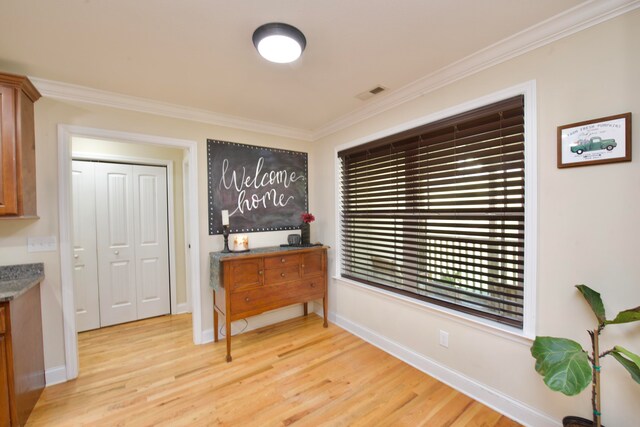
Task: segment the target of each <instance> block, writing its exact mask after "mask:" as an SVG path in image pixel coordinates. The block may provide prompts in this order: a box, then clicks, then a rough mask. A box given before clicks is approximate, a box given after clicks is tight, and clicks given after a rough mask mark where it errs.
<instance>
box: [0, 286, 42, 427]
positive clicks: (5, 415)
mask: <svg viewBox="0 0 640 427" xmlns="http://www.w3.org/2000/svg"><path fill="white" fill-rule="evenodd" d="M44 384H45V382H44V355H43V349H42V316H41V314H40V285H36V286H34V287H32V288H31V289H29V290H28V291H27V292H26V293H24V294H23V295H20V296H19V297H17V298H16V299H13V300H11V301H8V302H0V427H5V426H13V427H15V426H23V425H25V424H26V422H27V418H29V414H31V410H32V409H33V407H34V406H35V404H36V402H37V401H38V398H39V397H40V393H41V392H42V390H43V389H44Z"/></svg>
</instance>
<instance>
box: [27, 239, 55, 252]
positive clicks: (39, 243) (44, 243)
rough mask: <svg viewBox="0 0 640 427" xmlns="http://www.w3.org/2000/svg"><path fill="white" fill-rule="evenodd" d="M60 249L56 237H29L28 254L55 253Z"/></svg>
mask: <svg viewBox="0 0 640 427" xmlns="http://www.w3.org/2000/svg"><path fill="white" fill-rule="evenodd" d="M57 249H58V239H56V236H43V237H28V238H27V252H55V251H56V250H57Z"/></svg>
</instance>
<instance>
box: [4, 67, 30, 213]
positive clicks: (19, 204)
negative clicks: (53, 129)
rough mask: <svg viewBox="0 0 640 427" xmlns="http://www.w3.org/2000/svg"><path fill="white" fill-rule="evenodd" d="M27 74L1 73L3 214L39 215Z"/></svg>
mask: <svg viewBox="0 0 640 427" xmlns="http://www.w3.org/2000/svg"><path fill="white" fill-rule="evenodd" d="M38 98H40V93H38V91H37V89H36V88H35V87H34V86H33V84H32V83H31V82H30V81H29V79H27V78H26V77H22V76H16V75H13V74H3V73H0V217H7V216H13V217H35V216H36V153H35V133H34V114H33V103H34V102H36V101H37V100H38Z"/></svg>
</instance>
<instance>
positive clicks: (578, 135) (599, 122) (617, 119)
mask: <svg viewBox="0 0 640 427" xmlns="http://www.w3.org/2000/svg"><path fill="white" fill-rule="evenodd" d="M630 161H631V113H624V114H617V115H615V116H608V117H602V118H599V119H594V120H586V121H584V122H578V123H571V124H568V125H564V126H558V167H559V168H570V167H576V166H589V165H601V164H605V163H616V162H630Z"/></svg>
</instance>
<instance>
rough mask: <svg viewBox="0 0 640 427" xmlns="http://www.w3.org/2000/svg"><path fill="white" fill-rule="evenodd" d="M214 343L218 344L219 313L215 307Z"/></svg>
mask: <svg viewBox="0 0 640 427" xmlns="http://www.w3.org/2000/svg"><path fill="white" fill-rule="evenodd" d="M214 305H215V304H214ZM213 342H218V311H217V310H216V308H215V307H213Z"/></svg>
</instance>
